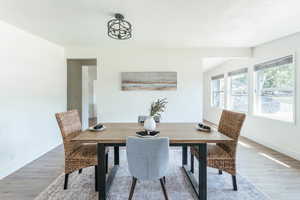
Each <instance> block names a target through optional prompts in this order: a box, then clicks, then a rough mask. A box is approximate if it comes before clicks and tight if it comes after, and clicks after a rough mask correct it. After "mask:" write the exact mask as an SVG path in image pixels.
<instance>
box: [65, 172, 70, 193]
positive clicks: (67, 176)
mask: <svg viewBox="0 0 300 200" xmlns="http://www.w3.org/2000/svg"><path fill="white" fill-rule="evenodd" d="M68 180H69V174H65V184H64V190H66V189H67V188H68Z"/></svg>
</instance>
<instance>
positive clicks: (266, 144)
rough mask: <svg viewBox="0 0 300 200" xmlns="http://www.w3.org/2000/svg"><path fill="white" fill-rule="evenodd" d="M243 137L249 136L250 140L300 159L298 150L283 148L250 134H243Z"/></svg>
mask: <svg viewBox="0 0 300 200" xmlns="http://www.w3.org/2000/svg"><path fill="white" fill-rule="evenodd" d="M243 137H245V138H248V139H250V140H252V141H254V142H256V143H258V144H261V145H263V146H266V147H268V148H270V149H273V150H275V151H278V152H279V153H282V154H284V155H286V156H289V157H291V158H294V159H296V160H299V161H300V153H298V152H294V151H291V150H288V149H282V148H281V147H278V146H276V145H274V144H271V143H269V142H266V141H263V140H261V139H259V138H256V137H248V136H244V135H243Z"/></svg>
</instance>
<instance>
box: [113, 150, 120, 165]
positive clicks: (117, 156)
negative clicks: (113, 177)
mask: <svg viewBox="0 0 300 200" xmlns="http://www.w3.org/2000/svg"><path fill="white" fill-rule="evenodd" d="M114 164H115V165H119V164H120V153H119V146H115V147H114Z"/></svg>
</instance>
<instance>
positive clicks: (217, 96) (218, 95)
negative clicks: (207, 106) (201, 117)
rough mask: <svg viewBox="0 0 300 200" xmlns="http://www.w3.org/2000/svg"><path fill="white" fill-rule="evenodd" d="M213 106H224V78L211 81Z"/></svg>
mask: <svg viewBox="0 0 300 200" xmlns="http://www.w3.org/2000/svg"><path fill="white" fill-rule="evenodd" d="M211 87H212V94H211V95H212V96H211V98H212V106H214V107H219V108H224V78H222V79H216V80H212V81H211Z"/></svg>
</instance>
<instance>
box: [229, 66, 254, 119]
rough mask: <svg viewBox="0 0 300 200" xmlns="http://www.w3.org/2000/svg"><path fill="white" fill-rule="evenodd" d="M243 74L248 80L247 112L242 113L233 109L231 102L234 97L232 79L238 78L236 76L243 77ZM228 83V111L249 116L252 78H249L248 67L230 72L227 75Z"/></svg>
mask: <svg viewBox="0 0 300 200" xmlns="http://www.w3.org/2000/svg"><path fill="white" fill-rule="evenodd" d="M241 74H245V75H246V78H247V111H246V112H245V111H240V110H234V109H232V108H231V106H230V105H231V100H232V97H231V90H232V85H231V81H232V79H231V78H232V77H234V76H236V75H241ZM227 83H228V86H227V88H228V92H227V109H229V110H231V111H236V112H242V113H245V114H248V113H249V110H250V93H249V92H250V90H249V88H250V76H249V70H248V68H247V67H245V68H241V69H238V70H234V71H231V72H228V74H227Z"/></svg>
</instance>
